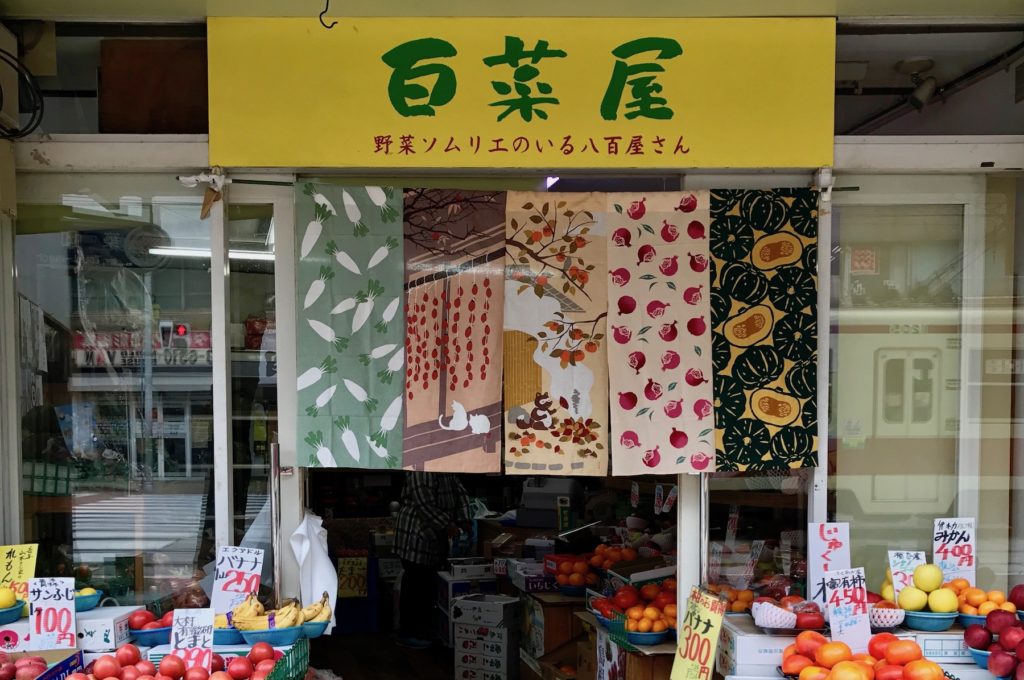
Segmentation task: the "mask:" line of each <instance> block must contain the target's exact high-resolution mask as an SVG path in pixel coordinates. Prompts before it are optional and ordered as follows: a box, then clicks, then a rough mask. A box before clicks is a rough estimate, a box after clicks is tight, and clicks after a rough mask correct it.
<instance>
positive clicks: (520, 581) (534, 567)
mask: <svg viewBox="0 0 1024 680" xmlns="http://www.w3.org/2000/svg"><path fill="white" fill-rule="evenodd" d="M508 578H509V580H510V581H512V585H514V586H515V587H516V588H518V589H519V590H521V591H522V592H524V593H553V592H556V591H557V590H558V584H557V583H555V581H553V580H551V579H550V578H549V577H548V575H547V574H545V573H544V564H543V563H542V562H540V561H539V560H509V561H508Z"/></svg>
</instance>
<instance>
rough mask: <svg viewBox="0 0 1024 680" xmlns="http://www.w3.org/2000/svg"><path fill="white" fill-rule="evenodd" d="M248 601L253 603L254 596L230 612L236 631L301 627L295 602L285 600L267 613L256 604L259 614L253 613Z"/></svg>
mask: <svg viewBox="0 0 1024 680" xmlns="http://www.w3.org/2000/svg"><path fill="white" fill-rule="evenodd" d="M250 600H251V601H253V602H255V600H256V598H255V596H254V595H250V596H249V598H247V599H246V601H245V602H243V603H242V604H240V605H238V606H237V607H235V609H234V610H233V611H232V612H231V622H232V623H233V624H234V626H235V628H237V629H238V630H269V629H271V628H292V627H294V626H301V625H302V622H303V619H302V610H301V609H299V603H298V602H296V601H295V600H287V601H285V602H284V603H283V604H282V605H281V606H280V607H278V608H277V609H275V610H272V611H269V612H267V611H265V610H264V608H263V606H262V605H260V604H259V602H256V605H259V607H258V611H260V613H259V614H254V613H253V612H254V611H257V608H255V607H253V606H252V605H251V603H250ZM214 625H216V623H215V624H214Z"/></svg>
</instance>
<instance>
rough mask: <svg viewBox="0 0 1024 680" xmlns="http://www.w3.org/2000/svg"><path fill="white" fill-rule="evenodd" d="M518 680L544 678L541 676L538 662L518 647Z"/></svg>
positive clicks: (538, 679)
mask: <svg viewBox="0 0 1024 680" xmlns="http://www.w3.org/2000/svg"><path fill="white" fill-rule="evenodd" d="M519 680H544V679H543V677H542V676H541V670H540V663H539V662H538V661H537V659H535V658H533V657H532V656H530V655H529V654H527V653H526V650H525V649H523V648H521V647H520V648H519Z"/></svg>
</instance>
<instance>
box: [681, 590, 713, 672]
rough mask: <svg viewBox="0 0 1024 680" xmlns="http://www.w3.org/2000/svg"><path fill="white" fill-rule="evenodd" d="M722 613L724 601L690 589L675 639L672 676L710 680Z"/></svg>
mask: <svg viewBox="0 0 1024 680" xmlns="http://www.w3.org/2000/svg"><path fill="white" fill-rule="evenodd" d="M724 615H725V602H723V601H722V600H720V599H718V596H717V595H713V594H711V593H708V592H705V591H703V590H701V589H700V588H696V587H695V588H692V589H691V590H690V597H689V599H687V600H686V616H685V618H684V619H683V623H682V628H681V629H680V631H679V641H678V642H677V643H676V658H675V661H674V662H673V663H672V680H710V678H711V675H712V673H713V672H714V667H715V656H716V655H715V651H716V649H717V648H718V634H719V632H720V631H721V629H722V617H723V616H724Z"/></svg>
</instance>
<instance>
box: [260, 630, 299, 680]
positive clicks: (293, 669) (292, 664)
mask: <svg viewBox="0 0 1024 680" xmlns="http://www.w3.org/2000/svg"><path fill="white" fill-rule="evenodd" d="M308 668H309V640H307V639H306V638H299V641H298V642H296V643H295V644H294V645H292V648H291V649H289V650H288V651H287V652H285V654H284V656H283V657H282V658H281V659H280V660H279V661H278V662H277V663H276V664H274V670H272V671H271V672H270V675H268V676H267V680H302V678H303V677H305V675H306V670H307V669H308Z"/></svg>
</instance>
